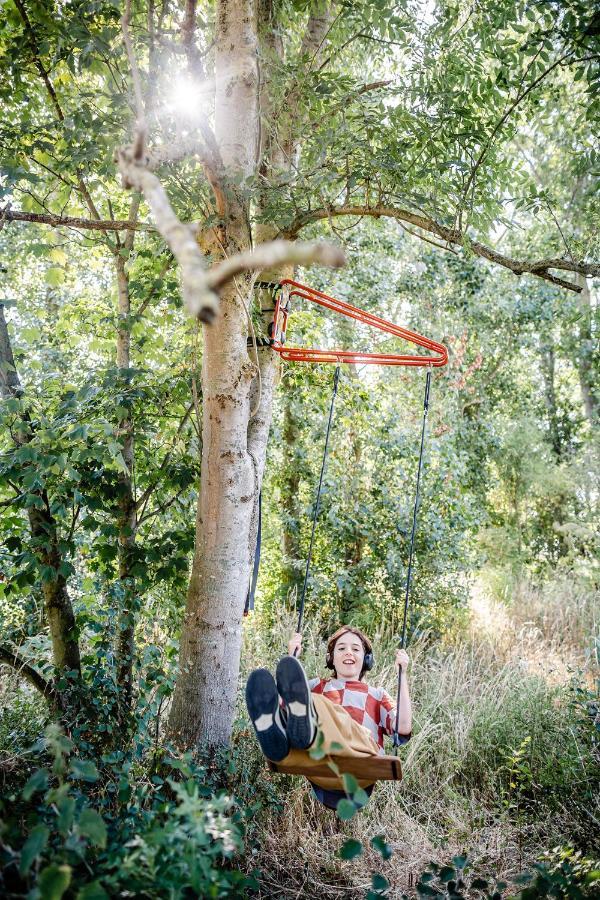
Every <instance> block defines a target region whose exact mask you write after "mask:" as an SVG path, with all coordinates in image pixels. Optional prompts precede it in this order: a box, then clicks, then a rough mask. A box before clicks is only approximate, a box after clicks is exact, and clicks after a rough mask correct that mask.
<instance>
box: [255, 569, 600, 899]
mask: <svg viewBox="0 0 600 900" xmlns="http://www.w3.org/2000/svg"><path fill="white" fill-rule="evenodd" d="M546 596H548V591H546ZM553 596H554V597H556V598H560V597H561V596H562V604H563V606H564V609H563V608H562V607H561V604H560V602H559V599H556V600H555V602H554V605H553V606H551V607H550V608H544V606H543V602H542V600H541V598H540V593H539V591H537V590H536V589H534V588H532V587H531V586H524V585H522V586H521V587H520V590H519V593H518V595H517V596H516V597H515V600H514V604H511V605H508V604H506V603H499V602H497V601H494V600H492V599H489V598H487V597H485V596H481V591H480V592H479V597H478V600H479V604H477V603H474V609H473V611H472V613H471V615H470V616H468V617H465V616H464V615H463V616H459V617H457V625H456V628H455V629H454V630H452V629H451V630H449V631H448V632H446V633H445V635H444V636H443V638H441V639H437V640H435V639H434V638H433V636H431V635H421V636H420V637H419V638H418V639H417V640H416V641H415V642H414V643H413V644H412V646H411V647H410V655H411V669H410V675H409V677H410V685H411V692H412V697H413V709H414V736H413V738H412V740H411V741H410V743H409V744H408V745H407V746H406V747H405V748H403V749H402V750H401V754H402V762H403V769H404V780H403V782H402V784H401V785H400V786H398V785H396V784H394V783H389V782H388V783H386V782H384V783H380V784H379V785H378V787H377V789H376V791H375V792H374V795H373V797H372V799H371V801H370V803H369V805H368V806H367V808H366V809H365V810H364V811H362V812H361V813H359V814H358V815H357V816H356V817H355V818H354V819H353V820H352V821H351V822H347V823H341V822H340V821H339V820H338V819H336V817H335V816H334V815H333V814H332V813H330V812H328V811H327V810H325V809H323V808H322V807H320V806H319V804H318V803H317V802H316V801H315V800H313V799H312V796H311V792H310V789H309V787H308V786H307V784H306V783H305V782H304V781H303V780H301V779H299V778H289V777H282V776H273V775H269V774H268V773H267V771H266V769H265V770H264V774H263V777H264V778H266V779H269V780H272V781H273V782H274V783H275V784H276V785H277V789H278V791H279V792H280V795H281V797H282V798H285V804H284V805H283V807H282V809H281V811H280V812H279V811H277V812H273V813H272V814H270V815H269V816H268V818H267V820H266V822H265V826H264V830H263V833H262V839H261V843H260V849H259V854H258V857H257V862H258V865H259V868H260V869H261V871H262V879H261V884H262V886H263V895H264V896H265V897H268V896H281V897H288V896H289V897H292V896H306V897H313V896H314V897H317V896H318V897H355V896H356V897H364V896H365V892H366V891H368V890H372V885H371V881H370V878H371V873H372V872H373V871H379V872H381V873H382V874H383V876H384V877H385V878H386V879H387V880H388V881H389V883H390V887H389V888H388V889H387V891H388V893H387V894H386V896H390V897H400V896H401V894H402V893H403V892H405V891H408V893H409V894H410V895H414V892H415V890H416V885H417V883H418V881H419V875H420V873H421V872H422V871H423V870H424V868H425V867H426V866H427V864H428V863H429V861H430V860H432V859H433V860H436V859H437V860H444V859H448V858H451V857H452V856H456V855H460V854H461V853H463V851H464V850H468V853H469V858H470V860H471V862H472V864H473V865H474V866H475V868H476V869H477V870H479V869H484V870H486V871H487V872H493V873H494V876H495V877H496V878H498V879H501V880H502V879H504V880H506V881H507V882H510V881H511V879H512V878H514V877H516V876H517V875H518V873H519V872H520V871H521V870H523V869H525V868H528V867H529V868H530V867H531V866H532V865H533V863H534V862H535V860H536V859H539V858H540V855H541V854H542V853H543V852H544V851H545V850H546V848H548V847H566V848H571V849H572V850H573V852H580V853H582V854H583V855H584V856H586V855H592V856H593V855H594V854H595V855H596V856H597V855H599V851H600V791H599V785H600V747H599V738H600V722H599V719H598V709H599V707H598V697H599V690H598V688H599V685H598V683H597V681H596V680H595V679H596V678H597V676H598V669H597V659H596V658H595V655H594V652H593V650H594V647H595V641H597V635H598V632H597V630H596V631H594V629H595V628H596V629H597V623H598V622H599V621H600V616H599V615H598V613H599V610H600V599H599V597H598V595H595V596H593V597H590V596H589V594H587V595H586V597H585V603H581V602H580V596H579V595H578V593H577V589H576V587H575V586H569V584H568V583H564V584H562V585H561V587H560V589H559V588H558V587H557V586H554V588H553ZM578 610H579V611H580V613H581V621H580V620H579V618H578ZM558 622H560V623H562V625H563V626H564V627H562V628H558V627H557V623H558ZM567 623H568V627H567ZM293 630H294V625H293V620H291V619H286V618H285V617H282V618H281V619H280V620H279V621H277V622H275V623H274V625H273V628H272V630H271V631H270V633H267V632H266V631H265V630H264V629H263V628H261V624H260V621H256V622H254V623H252V624H251V626H250V627H249V628H248V629H247V633H246V648H245V654H244V657H243V659H244V676H245V675H246V674H247V672H248V671H249V670H250V669H252V668H253V667H254V666H257V665H267V666H272V665H273V664H274V663H275V662H276V659H277V658H278V657H279V656H280V655H281V653H282V652H284V648H285V646H286V643H287V638H288V636H289V633H290V632H291V631H293ZM374 644H375V659H376V666H375V669H374V671H373V672H371V673H370V676H369V681H370V682H371V683H373V684H382V685H384V686H385V687H386V688H387V690H388V691H389V692H390V693H391V694H394V692H395V673H394V671H393V666H392V660H393V658H394V649H395V641H394V638H393V636H392V635H390V634H386V633H383V634H377V635H374ZM302 660H303V663H304V665H305V668H306V670H307V673H308V674H309V675H317V674H324V666H323V660H324V642H323V633H322V631H321V623H320V622H319V621H315V620H313V621H312V622H309V623H307V631H306V633H305V636H304V646H303V655H302ZM240 718H241V720H243V708H242V707H241V706H240ZM249 752H250V754H251V755H253V754H254V750H253V749H252V750H250V751H249ZM378 835H379V836H382V837H383V839H385V841H386V842H387V843H388V845H389V846H390V847H391V848H392V850H393V856H392V858H391V859H390V860H389V861H385V860H384V861H382V860H380V859H378V858H377V854H376V853H374V851H373V850H372V848H371V841H372V840H373V838H374V837H376V836H378ZM348 838H352V839H353V840H355V841H358V842H359V843H360V844H361V846H362V847H364V848H365V850H364V852H363V853H361V855H360V857H357V858H356V859H353V860H352V861H351V862H342V861H340V860H339V859H338V858H336V856H335V851H336V850H339V849H340V847H342V845H343V844H344V842H345V841H346V840H347V839H348ZM299 892H300V893H299ZM476 896H479V895H476ZM532 896H534V895H532ZM535 896H542V894H539V895H538V894H536V895H535ZM557 896H558V895H557Z"/></svg>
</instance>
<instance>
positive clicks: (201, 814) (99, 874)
mask: <svg viewBox="0 0 600 900" xmlns="http://www.w3.org/2000/svg"><path fill="white" fill-rule="evenodd" d="M43 747H44V750H45V751H46V752H47V754H49V757H50V764H49V765H47V766H45V767H42V768H38V769H37V770H36V771H35V772H34V773H33V774H32V775H31V777H30V778H29V780H28V781H27V783H26V784H25V787H24V788H23V790H22V791H21V792H20V794H19V795H18V796H13V797H11V798H9V803H10V807H9V803H6V804H5V808H4V810H3V815H4V824H3V826H2V844H1V850H0V868H1V871H0V889H1V892H2V893H3V895H4V896H6V897H12V898H18V897H25V896H27V897H29V898H30V900H60V898H61V897H63V896H64V894H65V893H67V892H68V893H69V896H76V897H77V898H78V900H102V898H105V897H108V896H127V895H130V896H135V897H148V898H150V897H152V898H154V897H168V898H170V900H171V898H179V897H189V896H200V897H207V898H208V897H215V898H221V897H245V896H247V895H248V892H249V891H251V890H252V889H253V887H254V886H255V884H256V882H255V880H254V879H253V878H252V877H249V876H247V875H244V874H242V873H241V872H240V871H239V870H238V869H237V868H236V867H235V860H236V859H237V858H239V855H240V854H241V852H242V850H243V846H244V831H245V819H246V816H247V813H246V812H245V811H244V810H241V809H240V808H239V807H238V806H237V805H236V804H235V802H234V801H233V800H232V799H231V797H229V796H228V795H227V794H226V793H225V792H223V791H216V792H215V791H214V787H213V786H211V785H210V784H208V783H207V781H209V780H210V779H207V772H206V769H205V768H203V767H201V766H199V765H195V764H194V762H193V761H192V759H191V758H190V757H183V758H179V759H178V758H171V757H168V756H165V757H164V758H163V759H161V760H160V766H159V767H158V766H156V765H155V766H154V767H153V769H152V768H151V769H150V772H145V773H144V774H143V776H142V773H141V772H140V771H138V772H137V779H136V777H135V776H134V769H135V767H132V765H131V762H130V761H128V760H126V759H125V758H124V756H123V754H119V753H113V754H111V755H110V756H106V757H104V758H103V759H102V760H101V768H100V769H99V768H98V766H97V765H96V763H95V762H94V761H93V760H90V759H82V758H80V757H78V756H77V755H76V754H75V753H74V749H75V748H74V745H73V743H72V741H71V740H70V739H69V738H67V737H66V736H65V735H64V734H63V733H62V732H61V731H60V729H59V728H58V727H57V726H55V725H53V726H50V727H49V729H48V730H47V733H46V739H45V741H44V742H43ZM138 769H139V764H138ZM163 776H164V777H163ZM23 835H25V836H26V837H25V840H24V841H23V837H22V836H23Z"/></svg>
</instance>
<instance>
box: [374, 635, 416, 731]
mask: <svg viewBox="0 0 600 900" xmlns="http://www.w3.org/2000/svg"><path fill="white" fill-rule="evenodd" d="M408 662H409V660H408V653H407V652H406V650H398V651H397V652H396V665H397V666H398V667H401V668H402V679H401V681H400V718H399V721H398V734H399V735H400V737H401V738H405V740H404V741H403V743H406V741H407V740H409V738H410V736H411V734H412V704H411V700H410V690H409V687H408V674H407V669H408ZM382 706H383V707H384V709H385V710H386V716H385V723H384V722H383V721H382V723H381V724H382V727H383V728H384V729H385V732H386V734H390V735H391V734H394V731H395V729H396V704H395V703H394V701H393V700H392V698H391V697H390V695H389V694H387V693H386V692H385V691H384V692H383V700H382ZM382 713H383V710H382ZM382 718H383V715H382Z"/></svg>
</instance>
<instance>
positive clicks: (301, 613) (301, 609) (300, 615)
mask: <svg viewBox="0 0 600 900" xmlns="http://www.w3.org/2000/svg"><path fill="white" fill-rule="evenodd" d="M339 381H340V364H339V363H338V364H337V366H336V367H335V375H334V376H333V393H332V395H331V403H330V406H329V418H328V420H327V431H326V433H325V447H324V449H323V460H322V462H321V475H320V477H319V487H318V488H317V497H316V500H315V508H314V512H313V520H312V529H311V533H310V544H309V547H308V556H307V558H306V570H305V572H304V584H303V585H302V595H301V597H300V607H299V609H298V627H297V628H296V631H297V632H301V631H302V620H303V618H304V601H305V599H306V587H307V585H308V576H309V573H310V562H311V559H312V551H313V543H314V539H315V529H316V526H317V517H318V515H319V506H320V504H321V492H322V489H323V476H324V475H325V465H326V463H327V451H328V448H329V435H330V433H331V423H332V421H333V408H334V406H335V398H336V397H337V392H338V384H339ZM295 655H296V653H294V656H295Z"/></svg>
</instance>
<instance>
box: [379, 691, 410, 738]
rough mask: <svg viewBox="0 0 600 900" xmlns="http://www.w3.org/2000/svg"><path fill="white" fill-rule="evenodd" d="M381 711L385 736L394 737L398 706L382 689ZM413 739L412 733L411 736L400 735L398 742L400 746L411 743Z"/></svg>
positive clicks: (380, 722) (381, 721)
mask: <svg viewBox="0 0 600 900" xmlns="http://www.w3.org/2000/svg"><path fill="white" fill-rule="evenodd" d="M379 709H380V721H379V724H380V725H381V727H382V728H383V731H384V733H385V734H388V735H390V736H391V735H392V734H393V733H394V728H395V725H396V704H395V703H394V701H393V700H392V698H391V697H390V695H389V694H388V693H387V691H384V690H383V689H382V691H381V700H380V701H379ZM411 737H412V731H411V732H410V734H399V735H398V740H399V742H400V744H406V743H408V741H410V739H411Z"/></svg>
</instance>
